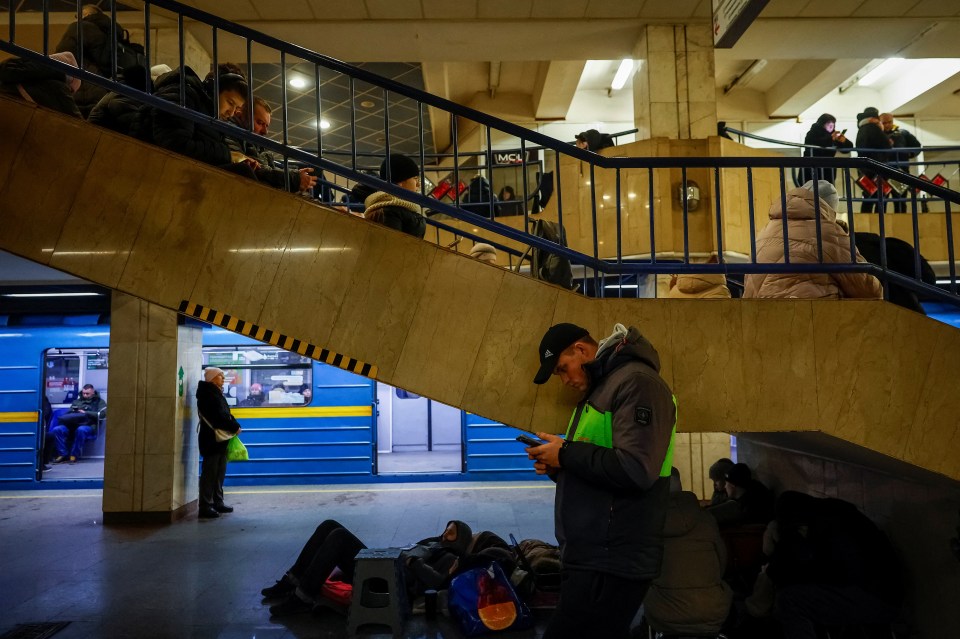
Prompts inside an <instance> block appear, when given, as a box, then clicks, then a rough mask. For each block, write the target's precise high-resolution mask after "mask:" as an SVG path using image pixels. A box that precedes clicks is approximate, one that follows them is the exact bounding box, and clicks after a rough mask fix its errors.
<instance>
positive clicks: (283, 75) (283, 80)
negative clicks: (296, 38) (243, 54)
mask: <svg viewBox="0 0 960 639" xmlns="http://www.w3.org/2000/svg"><path fill="white" fill-rule="evenodd" d="M247 84H248V85H251V87H252V84H253V78H248V82H247ZM280 84H281V85H282V86H281V89H280V102H281V106H280V109H281V115H282V116H283V146H289V145H290V118H289V110H288V109H287V52H286V51H281V52H280ZM250 106H251V108H252V107H253V105H250ZM252 113H253V112H252V111H251V114H252ZM317 126H320V123H319V122H317ZM297 186H299V184H298V185H297ZM283 187H284V188H285V189H286V190H287V192H289V191H290V156H289V155H287V154H286V153H284V154H283Z"/></svg>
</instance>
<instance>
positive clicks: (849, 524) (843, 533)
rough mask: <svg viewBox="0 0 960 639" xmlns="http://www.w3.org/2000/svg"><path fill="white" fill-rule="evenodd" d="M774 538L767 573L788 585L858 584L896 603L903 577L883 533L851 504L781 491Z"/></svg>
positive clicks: (778, 582)
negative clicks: (775, 539)
mask: <svg viewBox="0 0 960 639" xmlns="http://www.w3.org/2000/svg"><path fill="white" fill-rule="evenodd" d="M776 514H777V532H778V540H777V543H776V546H775V548H774V551H773V555H772V557H771V558H770V564H769V566H768V568H767V575H768V576H769V577H770V578H771V579H772V580H773V582H774V584H775V585H776V586H777V587H778V588H782V587H784V586H789V585H793V584H819V585H831V586H859V587H860V588H863V589H864V590H866V591H867V592H869V593H872V594H874V595H876V596H878V597H880V598H881V599H882V600H883V601H884V602H886V603H887V604H889V605H891V606H897V605H899V603H900V601H901V598H902V595H903V588H902V585H901V584H902V577H901V574H900V562H899V561H898V560H897V553H896V551H895V550H894V548H893V546H892V544H891V543H890V541H889V540H888V539H887V536H886V535H884V534H883V532H882V531H881V530H880V529H879V528H877V526H876V524H874V523H873V522H872V521H870V519H869V518H868V517H867V516H866V515H864V514H863V513H861V512H860V511H859V510H857V508H856V506H854V505H853V504H851V503H849V502H845V501H843V500H840V499H832V498H825V499H818V498H815V497H811V496H810V495H804V494H803V493H798V492H794V491H786V492H784V493H783V494H781V495H780V497H779V499H778V500H777V513H776Z"/></svg>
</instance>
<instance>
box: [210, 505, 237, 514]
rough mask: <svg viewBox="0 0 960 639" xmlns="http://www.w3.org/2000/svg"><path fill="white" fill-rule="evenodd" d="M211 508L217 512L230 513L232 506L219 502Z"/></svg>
mask: <svg viewBox="0 0 960 639" xmlns="http://www.w3.org/2000/svg"><path fill="white" fill-rule="evenodd" d="M213 509H214V510H215V511H217V512H218V513H232V512H233V506H227V505H226V504H220V505H219V506H214V507H213Z"/></svg>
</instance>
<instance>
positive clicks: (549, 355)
mask: <svg viewBox="0 0 960 639" xmlns="http://www.w3.org/2000/svg"><path fill="white" fill-rule="evenodd" d="M548 357H553V353H551V352H550V349H549V348H548V349H547V350H545V351H543V359H547V358H548Z"/></svg>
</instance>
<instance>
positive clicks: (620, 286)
mask: <svg viewBox="0 0 960 639" xmlns="http://www.w3.org/2000/svg"><path fill="white" fill-rule="evenodd" d="M603 288H612V289H618V288H622V289H628V288H640V286H639V285H637V284H607V285H606V286H604V287H603Z"/></svg>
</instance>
